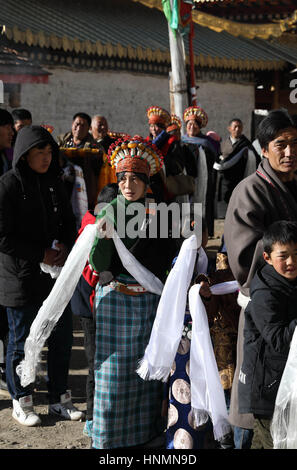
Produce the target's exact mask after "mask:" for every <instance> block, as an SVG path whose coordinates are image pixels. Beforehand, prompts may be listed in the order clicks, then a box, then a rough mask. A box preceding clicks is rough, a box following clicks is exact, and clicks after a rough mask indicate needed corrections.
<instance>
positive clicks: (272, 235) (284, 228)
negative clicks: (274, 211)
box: [262, 220, 297, 255]
mask: <svg viewBox="0 0 297 470" xmlns="http://www.w3.org/2000/svg"><path fill="white" fill-rule="evenodd" d="M262 242H263V248H264V251H265V252H266V253H267V254H268V255H270V253H271V252H272V250H273V246H274V245H275V244H276V243H279V244H281V245H286V244H287V243H297V222H292V221H290V220H278V221H277V222H274V223H273V224H271V225H270V226H269V227H268V229H267V230H266V231H265V232H264V234H263V238H262Z"/></svg>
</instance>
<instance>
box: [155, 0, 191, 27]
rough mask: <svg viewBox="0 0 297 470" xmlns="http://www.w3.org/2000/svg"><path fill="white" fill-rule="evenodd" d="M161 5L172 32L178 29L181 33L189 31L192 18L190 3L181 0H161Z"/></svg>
mask: <svg viewBox="0 0 297 470" xmlns="http://www.w3.org/2000/svg"><path fill="white" fill-rule="evenodd" d="M162 7H163V11H164V14H165V16H166V18H167V21H168V24H169V26H170V28H171V29H172V31H173V32H175V31H177V30H179V32H180V33H181V34H186V33H189V24H190V22H191V19H192V14H191V11H192V4H191V3H185V2H184V1H183V0H162Z"/></svg>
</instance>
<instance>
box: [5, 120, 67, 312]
mask: <svg viewBox="0 0 297 470" xmlns="http://www.w3.org/2000/svg"><path fill="white" fill-rule="evenodd" d="M43 142H47V143H49V144H51V145H52V148H53V152H52V161H51V165H50V167H49V169H48V171H47V172H46V173H45V174H39V173H36V172H34V171H33V170H32V169H31V168H30V167H29V166H28V164H27V161H26V157H24V155H25V154H26V153H27V152H28V151H29V150H30V149H32V148H33V147H36V146H37V145H38V144H40V143H43ZM59 174H60V167H59V163H58V146H57V144H56V142H55V141H54V139H53V138H52V136H51V134H50V133H49V132H48V131H46V130H45V129H44V128H42V127H39V126H28V127H24V128H23V129H21V130H20V132H19V133H18V136H17V139H16V144H15V148H14V155H13V162H12V169H11V170H10V171H8V172H7V173H5V174H4V175H3V176H2V177H1V178H0V304H1V305H4V306H6V307H21V306H23V305H25V304H26V303H29V302H35V301H36V302H40V300H43V299H44V298H45V297H46V296H47V295H48V293H49V290H50V289H51V287H52V284H53V282H52V280H51V277H50V276H49V275H48V274H43V273H42V272H41V270H40V262H41V261H42V260H43V258H44V253H45V249H46V248H50V247H51V245H52V242H53V241H54V240H55V239H57V240H59V241H60V242H62V243H64V244H65V245H66V246H67V247H68V248H69V249H71V247H72V245H73V243H74V239H75V219H74V216H73V213H72V209H71V207H70V204H69V202H68V198H67V195H66V191H65V188H64V186H63V183H62V181H61V180H60V177H59Z"/></svg>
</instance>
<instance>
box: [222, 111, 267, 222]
mask: <svg viewBox="0 0 297 470" xmlns="http://www.w3.org/2000/svg"><path fill="white" fill-rule="evenodd" d="M227 129H228V132H229V137H228V138H227V139H225V140H223V142H222V143H221V155H220V157H219V159H218V160H217V162H216V163H215V164H214V169H215V170H217V171H218V179H217V203H218V216H219V218H221V217H224V215H225V213H226V208H227V204H228V202H229V199H230V196H231V194H232V191H233V189H234V188H235V186H236V185H237V184H238V183H239V182H240V181H241V180H242V179H244V178H245V177H246V176H249V175H250V174H252V173H253V172H254V171H255V170H256V168H257V166H258V164H259V163H260V156H259V155H258V154H257V152H256V150H255V148H254V147H253V145H252V143H251V142H250V141H249V139H248V138H247V137H246V136H245V135H244V134H243V133H242V132H243V124H242V121H241V120H240V119H239V118H234V119H231V121H230V122H229V125H228V128H227Z"/></svg>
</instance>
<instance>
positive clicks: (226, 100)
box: [197, 82, 255, 138]
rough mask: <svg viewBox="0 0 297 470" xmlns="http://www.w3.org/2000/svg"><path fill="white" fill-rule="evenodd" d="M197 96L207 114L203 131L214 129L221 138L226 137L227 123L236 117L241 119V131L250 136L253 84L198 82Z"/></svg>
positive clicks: (253, 101)
mask: <svg viewBox="0 0 297 470" xmlns="http://www.w3.org/2000/svg"><path fill="white" fill-rule="evenodd" d="M197 98H198V102H199V104H200V105H201V106H202V107H203V109H205V111H206V112H207V115H208V124H207V127H206V128H205V130H204V131H205V132H207V131H209V130H215V131H216V132H217V133H218V134H219V135H220V136H221V137H222V138H226V137H227V136H228V135H229V134H228V131H227V126H228V123H229V121H230V120H231V119H233V118H234V117H236V118H239V119H241V120H242V122H243V132H244V134H245V135H246V137H248V138H250V130H251V118H252V111H253V110H254V103H255V92H254V86H253V84H250V85H243V84H239V83H219V82H200V83H199V88H198V90H197Z"/></svg>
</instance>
